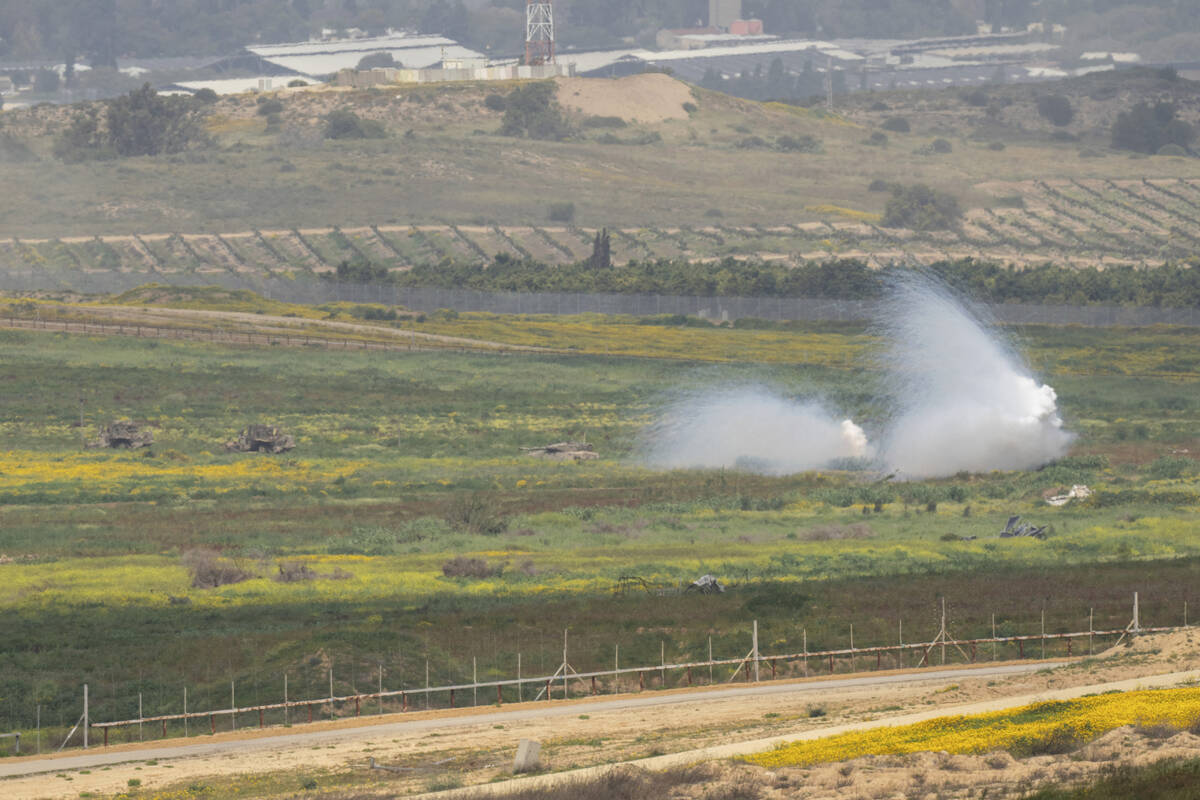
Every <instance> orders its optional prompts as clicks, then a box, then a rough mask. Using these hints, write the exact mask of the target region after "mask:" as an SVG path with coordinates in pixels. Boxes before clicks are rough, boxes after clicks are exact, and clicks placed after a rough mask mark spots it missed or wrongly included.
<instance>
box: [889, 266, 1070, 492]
mask: <svg viewBox="0 0 1200 800" xmlns="http://www.w3.org/2000/svg"><path fill="white" fill-rule="evenodd" d="M881 324H882V326H883V331H884V333H885V335H886V338H887V341H888V344H887V349H886V351H885V367H886V368H887V370H888V371H889V372H890V374H891V375H892V376H893V378H894V380H893V383H892V387H891V393H892V395H893V398H894V408H895V414H894V416H893V418H892V419H891V421H890V422H889V424H888V426H887V431H886V434H885V436H884V440H883V443H882V448H881V449H882V453H881V457H882V460H883V461H884V462H885V463H886V464H887V465H888V467H889V468H890V469H892V470H895V471H896V472H897V474H898V476H899V477H902V478H926V477H938V476H945V475H953V474H954V473H956V472H960V471H964V470H965V471H968V472H986V471H990V470H1014V469H1030V468H1033V467H1038V466H1041V465H1042V464H1045V463H1047V462H1049V461H1053V460H1054V459H1056V458H1060V457H1062V456H1064V455H1066V452H1067V448H1068V447H1069V446H1070V443H1071V440H1072V438H1073V436H1072V435H1071V434H1070V433H1068V432H1067V431H1066V430H1064V428H1063V422H1062V418H1061V417H1060V416H1059V413H1058V405H1057V399H1058V398H1057V395H1056V394H1055V392H1054V389H1052V388H1051V387H1049V386H1046V385H1044V384H1041V383H1038V382H1037V381H1036V380H1035V379H1034V378H1033V376H1032V375H1031V374H1030V370H1029V368H1028V367H1027V366H1026V365H1025V364H1024V363H1023V362H1022V360H1021V359H1020V357H1019V356H1018V355H1017V354H1016V353H1015V352H1014V351H1013V350H1012V349H1011V348H1009V347H1007V346H1006V345H1005V344H1004V342H1003V341H1002V340H1001V339H1000V338H999V337H998V336H997V334H996V333H995V332H994V331H992V330H989V328H988V326H986V325H985V324H984V323H983V322H981V321H980V320H979V319H978V318H977V317H976V316H975V315H974V314H972V313H971V311H969V310H968V309H967V308H966V307H965V306H964V304H963V303H961V302H960V301H958V300H957V299H956V298H954V297H953V296H952V295H951V294H950V293H949V292H948V291H947V290H946V289H945V288H944V287H942V286H940V285H939V284H935V283H933V282H932V281H931V280H929V279H925V278H920V277H916V276H910V277H908V278H906V279H904V280H902V281H900V282H898V283H897V284H896V285H895V286H894V287H893V291H892V293H891V296H890V298H889V300H888V301H887V302H886V303H885V304H884V313H883V319H882V321H881Z"/></svg>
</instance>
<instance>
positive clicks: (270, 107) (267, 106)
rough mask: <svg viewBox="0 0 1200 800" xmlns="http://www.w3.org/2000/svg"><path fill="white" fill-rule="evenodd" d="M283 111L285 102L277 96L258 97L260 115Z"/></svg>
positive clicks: (265, 115)
mask: <svg viewBox="0 0 1200 800" xmlns="http://www.w3.org/2000/svg"><path fill="white" fill-rule="evenodd" d="M282 111H283V102H282V101H281V100H279V98H277V97H260V98H258V115H259V116H260V117H267V116H270V115H271V114H278V113H280V112H282Z"/></svg>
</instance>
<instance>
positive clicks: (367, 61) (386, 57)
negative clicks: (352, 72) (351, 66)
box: [357, 52, 400, 69]
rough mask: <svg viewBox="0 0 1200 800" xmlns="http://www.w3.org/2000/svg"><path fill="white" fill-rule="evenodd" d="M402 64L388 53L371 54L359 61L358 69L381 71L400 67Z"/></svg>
mask: <svg viewBox="0 0 1200 800" xmlns="http://www.w3.org/2000/svg"><path fill="white" fill-rule="evenodd" d="M399 66H400V64H399V63H398V62H397V61H396V59H395V58H394V57H393V56H392V54H391V53H388V52H379V53H370V54H368V55H365V56H363V57H362V58H360V59H359V60H358V66H357V69H380V68H389V67H390V68H392V69H395V68H396V67H399Z"/></svg>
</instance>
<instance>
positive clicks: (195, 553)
mask: <svg viewBox="0 0 1200 800" xmlns="http://www.w3.org/2000/svg"><path fill="white" fill-rule="evenodd" d="M180 561H181V562H182V563H183V566H184V567H186V568H187V570H188V572H190V573H191V576H192V587H193V588H195V589H215V588H216V587H218V586H228V585H229V584H231V583H241V582H242V581H245V580H249V579H250V578H253V577H254V576H253V575H251V574H250V573H249V572H247V571H246V570H244V569H242V568H241V567H240V566H238V565H237V564H235V563H234V562H232V561H230V560H228V559H224V558H221V557H220V555H219V554H218V553H216V552H214V551H212V550H188V551H187V552H185V553H184V554H183V555H182V556H181V557H180Z"/></svg>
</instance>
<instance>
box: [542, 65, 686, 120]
mask: <svg viewBox="0 0 1200 800" xmlns="http://www.w3.org/2000/svg"><path fill="white" fill-rule="evenodd" d="M555 83H557V84H558V103H559V105H561V106H562V107H563V108H566V109H569V110H571V111H577V112H579V113H582V114H588V115H590V116H595V117H620V118H621V119H623V120H625V121H626V122H651V123H654V122H663V121H664V120H668V119H687V116H688V114H687V112H686V111H684V109H683V104H684V103H694V102H695V98H693V97H692V93H691V90H690V89H688V87H687V85H686V84H684V83H681V82H680V81H677V80H675V79H674V78H672V77H671V76H669V75H664V74H662V73H654V72H649V73H646V74H644V75H630V76H628V77H626V78H557V79H556V80H555Z"/></svg>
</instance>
